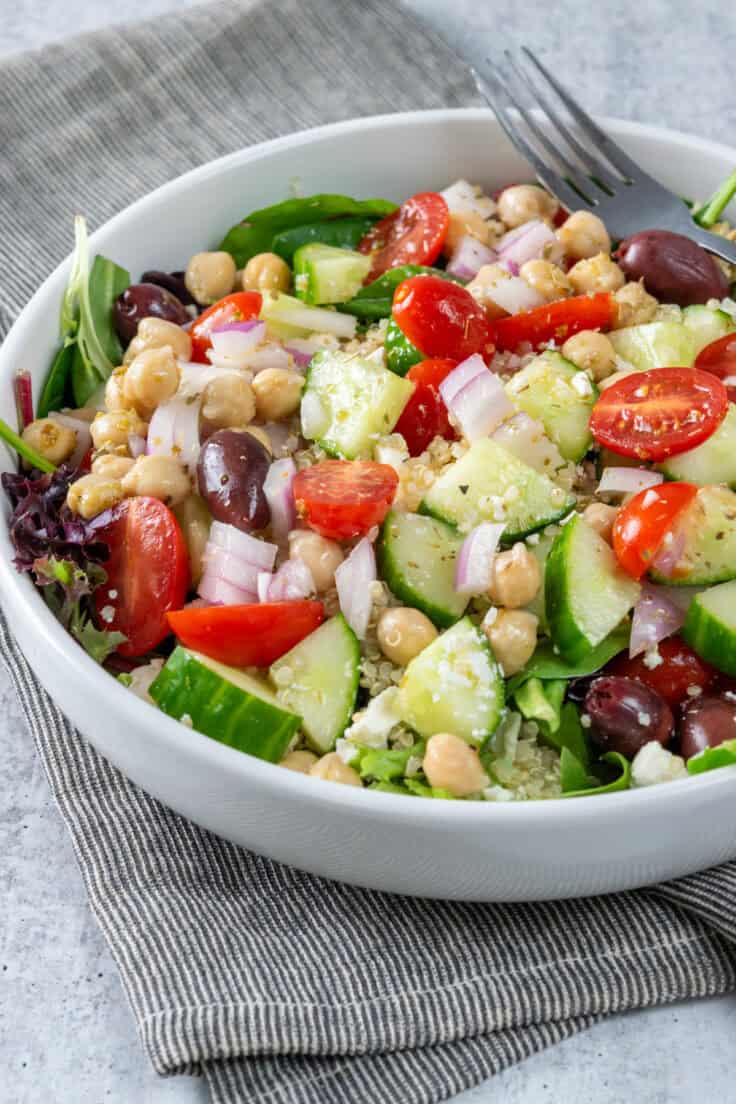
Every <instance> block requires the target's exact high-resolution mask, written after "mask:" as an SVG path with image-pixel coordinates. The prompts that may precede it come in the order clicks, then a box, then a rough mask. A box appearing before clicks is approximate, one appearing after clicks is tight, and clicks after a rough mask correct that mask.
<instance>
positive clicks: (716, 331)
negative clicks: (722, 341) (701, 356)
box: [682, 304, 736, 356]
mask: <svg viewBox="0 0 736 1104" xmlns="http://www.w3.org/2000/svg"><path fill="white" fill-rule="evenodd" d="M682 322H683V325H684V326H685V328H686V329H688V330H689V331H690V333H691V334H692V337H693V340H694V342H695V356H697V355H698V353H699V352H701V350H703V349H704V348H705V347H706V345H710V343H711V341H718V339H719V337H725V336H726V334H730V333H733V331H734V330H735V329H736V326H734V324H733V322H732V321H731V318H730V316H729V315H727V314H726V312H725V311H722V310H711V309H710V307H704V306H701V305H700V304H693V306H690V307H685V309H684V311H683V312H682Z"/></svg>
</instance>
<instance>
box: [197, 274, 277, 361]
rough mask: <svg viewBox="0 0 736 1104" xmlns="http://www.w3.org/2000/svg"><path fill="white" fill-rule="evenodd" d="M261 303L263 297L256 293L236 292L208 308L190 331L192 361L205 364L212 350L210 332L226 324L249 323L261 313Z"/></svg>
mask: <svg viewBox="0 0 736 1104" xmlns="http://www.w3.org/2000/svg"><path fill="white" fill-rule="evenodd" d="M262 303H263V297H262V295H261V293H260V292H258V291H236V292H234V294H233V295H226V296H225V298H224V299H220V300H219V301H218V302H217V303H213V304H212V306H211V307H208V308H207V310H206V311H204V312H203V313H202V314H200V316H199V318H198V319H197V321H196V322H195V323H194V325H193V326H192V328H191V330H190V335H191V338H192V360H195V361H197V363H198V364H207V363H208V360H207V350H208V349H211V348H212V339H211V338H210V334H211V333H212V331H213V330H215V329H217V327H218V326H225V325H226V324H227V323H228V322H250V320H251V319H252V318H257V317H258V315H259V314H260V313H261V305H262Z"/></svg>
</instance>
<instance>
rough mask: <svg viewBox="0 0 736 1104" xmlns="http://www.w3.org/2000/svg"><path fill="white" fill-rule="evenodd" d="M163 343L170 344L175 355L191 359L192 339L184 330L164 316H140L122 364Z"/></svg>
mask: <svg viewBox="0 0 736 1104" xmlns="http://www.w3.org/2000/svg"><path fill="white" fill-rule="evenodd" d="M164 345H170V346H171V348H172V349H173V350H174V356H175V357H179V358H180V359H181V360H191V359H192V339H191V337H190V336H189V334H188V333H187V331H186V330H184V329H182V327H181V326H177V325H176V323H175V322H167V320H166V319H165V318H142V319H141V320H140V322H139V323H138V332H137V333H136V335H135V337H134V338H133V340H132V341H131V343H130V345H129V346H128V348H127V349H126V350H125V356H124V357H123V364H130V362H131V360H135V358H136V357H137V356H138V354H139V353H143V352H145V351H146V349H161V348H162V347H163V346H164Z"/></svg>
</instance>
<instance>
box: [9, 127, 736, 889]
mask: <svg viewBox="0 0 736 1104" xmlns="http://www.w3.org/2000/svg"><path fill="white" fill-rule="evenodd" d="M605 126H606V127H607V129H608V130H609V131H610V132H611V134H612V135H613V136H614V137H615V138H616V139H617V140H619V141H620V142H621V144H622V145H623V146H625V147H626V148H627V150H628V151H629V152H630V153H631V155H632V156H633V157H635V158H636V160H637V161H639V162H640V164H641V165H642V166H643V167H644V168H645V169H648V170H649V171H650V172H651V173H652V174H653V175H654V176H655V177H656V178H658V179H659V180H661V181H662V183H663V184H665V185H667V186H669V187H670V188H672V189H673V190H675V191H678V192H679V193H680V194H682V195H689V196H692V197H704V196H705V195H707V194H708V193H709V192H710V191H711V189H712V188H714V187H715V186H716V184H717V183H718V182H719V181H720V180H721V179H722V178H723V177H724V176H725V175H726V174H727V173H728V172H729V171H730V170H731V168H732V166H733V164H734V161H736V154H734V153H733V152H732V151H730V150H729V149H727V148H725V147H723V146H719V145H716V144H714V143H712V142H705V141H702V140H700V139H697V138H691V137H689V136H686V135H682V134H674V133H671V132H668V131H665V130H662V129H660V128H657V127H645V126H639V125H635V124H631V123H622V122H617V121H614V120H609V121H607V122H606V123H605ZM530 175H531V174H530V171H529V169H528V167H527V166H526V165H525V163H524V162H523V161H522V160H521V159H520V158H519V157H518V156H517V154H516V153H515V152H514V151H513V149H512V148H511V147H510V145H509V144H508V142H507V141H506V139H505V138H504V137H503V135H502V134H501V133H500V131H499V128H498V125H497V124H496V122H495V120H494V119H493V118H492V117H491V115H490V114H489V113H487V112H485V111H480V110H461V111H432V112H426V113H415V114H404V115H388V116H382V117H378V118H371V119H361V120H358V121H355V122H349V123H340V124H337V125H334V126H328V127H322V128H320V129H317V130H311V131H306V132H303V133H301V134H295V135H292V136H290V137H287V138H282V139H277V140H276V141H273V142H267V143H264V144H263V145H259V146H254V147H252V148H250V149H246V150H243V151H242V152H240V153H236V154H233V155H232V156H229V157H225V158H223V159H221V160H219V161H215V162H213V163H211V164H208V165H204V166H203V167H202V168H200V169H196V170H195V171H194V172H191V173H188V174H187V175H186V176H183V177H181V178H179V179H178V180H175V181H173V182H172V183H171V184H167V185H166V186H164V187H163V188H160V189H159V190H158V191H156V192H154V193H153V194H152V195H149V196H147V197H146V198H145V199H142V200H140V201H139V202H138V203H135V204H133V206H132V207H129V208H128V209H127V210H126V211H123V212H122V214H120V215H118V216H117V217H116V218H114V219H112V220H111V221H110V222H109V223H107V225H106V226H104V227H103V228H102V229H101V230H99V231H98V232H97V233H96V234H95V235H94V236H93V238H92V242H91V245H92V248H93V250H96V251H100V252H103V253H104V254H106V255H107V256H109V257H112V258H113V259H114V260H116V261H118V262H119V263H120V264H122V265H125V266H126V267H127V268H129V269H130V271H131V272H132V274H133V275H134V277H135V276H137V275H138V274H139V273H140V272H141V271H143V270H144V269H146V268H159V269H176V268H181V267H182V266H183V265H184V263H185V262H186V260H187V258H188V257H189V256H190V254H192V253H194V252H197V251H198V250H200V249H203V248H208V247H211V246H212V245H213V244H214V243H216V242H217V241H218V240H219V239H220V238H221V237H222V234H223V232H224V231H225V230H226V229H227V228H228V227H229V226H230V225H231V224H232V223H234V222H236V221H237V220H238V219H239V218H241V217H242V216H243V215H244V214H245V213H246V212H247V211H249V210H251V209H253V208H256V207H260V206H264V205H267V204H270V203H273V202H275V201H277V200H279V199H281V198H283V197H285V196H286V195H287V194H288V192H289V188H290V187H291V186H293V185H295V184H296V185H297V186H298V187H299V188H300V189H301V190H302V191H303V192H304V194H309V193H312V192H320V191H332V192H347V193H349V194H352V195H356V196H359V197H370V196H387V197H389V198H391V199H395V200H400V199H402V198H403V197H405V196H408V195H411V194H412V193H413V192H415V191H418V190H424V189H427V188H441V187H444V186H445V185H447V184H448V183H450V182H451V181H453V180H455V179H456V178H457V177H460V176H462V177H465V178H466V179H469V180H473V181H479V182H482V183H483V184H484V185H485V186H486V187H487V188H489V189H490V188H495V187H497V186H499V185H501V184H504V183H509V182H512V181H516V180H524V179H528V178H529V176H530ZM69 235H70V238H71V235H72V227H71V225H70V227H69ZM68 273H69V261H67V262H65V263H64V264H62V265H61V266H60V267H59V268H58V269H57V270H56V271H55V272H54V273H53V274H52V275H51V276H50V277H49V279H48V280H47V281H46V282H45V283H44V284H43V286H42V287H41V288H40V289H39V291H38V292H37V293H36V295H35V296H34V297H33V299H32V300H31V302H30V303H29V304H28V306H27V307H26V309H25V310H24V311H23V313H22V314H21V316H20V318H19V319H18V321H17V322H16V324H15V326H14V327H13V329H12V331H11V333H10V334H9V336H8V338H7V340H6V342H5V344H4V345H3V347H2V349H1V350H0V414H1V415H2V416H3V417H4V418H5V419H6V420H7V421H9V422H12V421H13V420H14V417H15V414H14V407H13V398H12V387H11V380H12V375H13V372H14V370H15V368H16V366H17V365H18V364H22V365H23V366H24V367H25V368H28V369H29V370H30V371H31V373H32V375H33V380H34V387H35V391H36V394H38V392H39V390H40V386H41V383H42V381H43V378H44V375H45V373H46V370H47V368H48V365H49V363H50V360H51V357H52V354H53V352H54V349H55V346H56V344H57V318H58V312H59V304H60V300H61V295H62V292H63V289H64V287H65V284H66V279H67V276H68ZM13 462H14V461H13V457H11V456H10V455H9V454H7V453H5V452H3V454H2V468H3V469H10V468H11V467H12V466H13ZM3 498H4V496H3ZM3 514H4V518H5V519H6V521H7V516H8V510H7V505H6V504H4V506H3ZM12 554H13V553H12V548H11V545H10V541H9V538H8V532H7V524H6V522H4V523H3V525H2V526H0V594H1V595H2V603H3V607H4V609H5V613H6V615H7V617H8V619H9V623H10V624H11V626H12V627H13V631H14V632H15V634H16V636H17V638H18V641H19V643H20V645H21V647H22V648H23V650H24V652H25V654H26V656H27V657H28V659H29V662H30V663H31V666H32V667H33V669H34V671H35V672H36V674H37V676H38V678H39V679H40V681H41V682H42V683H43V685H44V686H45V687H46V689H47V690H48V692H49V693H50V694H51V696H52V697H53V698H54V699H55V700H56V701H57V702H58V704H59V705H60V707H61V708H62V709H63V711H64V713H65V714H66V715H67V716H68V717H69V718H70V719H71V720H72V721H73V722H74V724H75V725H76V726H77V727H78V728H79V730H80V732H82V734H83V735H84V736H86V738H87V739H88V740H90V741H91V743H92V744H93V745H94V746H95V747H96V748H97V749H98V750H99V751H100V752H101V753H102V754H103V755H104V756H106V757H107V758H108V759H109V760H110V762H112V763H114V764H115V766H117V767H119V768H120V769H121V770H122V771H123V772H124V773H125V774H126V775H127V776H128V777H129V778H131V779H132V780H133V781H134V782H136V783H138V784H139V785H140V786H142V787H143V788H144V789H145V790H147V791H148V792H149V793H151V794H153V795H154V796H155V797H157V798H159V799H160V800H161V801H163V802H165V803H166V804H167V805H170V806H171V807H172V808H173V809H175V810H176V811H177V812H179V813H181V814H182V815H184V816H186V817H189V818H191V819H192V820H194V821H196V822H197V823H198V824H201V825H203V826H204V827H206V828H209V829H211V830H212V831H213V832H217V833H219V834H220V835H222V836H225V837H227V838H228V839H231V840H233V841H235V842H236V843H239V844H242V845H243V846H245V847H248V848H250V849H252V850H254V851H257V852H259V853H261V854H263V855H267V856H270V857H271V858H274V859H278V860H279V861H281V862H285V863H291V864H292V865H294V866H297V867H300V868H302V869H303V870H308V871H311V872H313V873H315V874H321V875H326V876H327V877H330V878H337V879H340V880H342V881H346V882H353V883H355V884H358V885H363V886H369V887H372V888H375V889H381V890H388V891H392V892H398V893H408V894H416V895H422V896H427V897H446V898H459V899H467V900H488V901H491V900H530V899H534V898H552V897H571V896H580V895H583V894H591V893H604V892H608V891H612V890H620V889H626V888H631V887H634V886H641V885H645V884H647V883H651V882H655V881H659V880H662V879H665V878H672V877H675V876H677V875H681V874H686V873H689V872H692V871H694V870H697V869H701V868H703V867H706V866H709V865H712V864H715V863H719V862H722V861H724V860H726V859H729V858H733V857H734V856H736V768H728V769H723V770H718V771H714V772H712V773H710V774H705V775H701V776H698V777H693V778H690V779H687V780H684V781H681V782H674V783H670V784H667V785H661V786H655V787H652V788H649V789H646V790H638V791H636V790H634V791H628V792H625V793H617V794H611V795H609V796H606V797H600V798H590V799H586V800H572V801H565V800H559V801H547V802H537V803H534V802H528V803H518V804H516V803H512V804H502V805H494V804H491V803H488V804H482V803H464V802H460V801H457V802H452V801H447V802H445V801H427V800H421V799H417V798H410V797H400V796H395V795H392V794H383V793H371V792H368V791H360V790H357V791H356V790H355V789H353V788H352V787H349V786H339V785H335V784H334V783H329V782H321V781H317V780H315V779H310V778H305V777H303V776H302V775H299V774H295V773H292V772H291V771H286V770H282V769H279V768H277V767H275V766H272V765H270V764H268V763H263V762H261V761H259V760H258V759H253V758H250V757H249V756H246V755H243V754H241V753H240V752H237V751H234V750H232V749H230V748H228V747H224V746H222V745H220V744H218V743H217V742H216V741H214V740H210V739H208V738H207V737H206V736H202V735H200V734H199V733H197V732H193V731H191V730H190V729H188V728H186V727H184V726H183V725H180V724H178V723H177V722H175V721H173V720H171V719H170V718H168V717H166V716H164V714H162V713H159V712H158V711H156V710H155V709H153V708H152V707H151V706H149V705H146V704H145V703H144V702H142V701H140V700H139V699H138V698H136V697H135V696H134V695H133V694H131V693H130V692H129V691H127V690H125V689H124V688H123V687H122V686H120V685H119V684H118V683H117V682H116V681H115V680H114V679H113V678H111V677H110V676H109V675H107V674H106V673H105V672H104V671H102V670H101V669H100V668H99V667H98V666H97V665H96V664H95V663H94V662H93V661H92V660H91V659H89V658H88V657H87V656H86V655H85V653H84V652H83V651H82V649H81V648H80V647H78V646H77V644H76V643H75V642H74V641H73V640H72V639H71V638H70V637H69V636H67V634H66V633H65V632H64V631H63V629H62V628H61V627H60V626H59V624H57V622H56V621H55V619H54V618H53V617H52V615H51V614H50V612H49V611H48V610H47V608H46V606H45V605H44V603H43V601H42V599H41V598H40V596H39V595H38V594H37V593H36V592H35V591H34V589H33V587H32V585H31V583H30V582H29V580H28V579H27V578H25V577H21V576H20V575H18V574H17V573H16V572H15V570H14V568H13V566H12V564H11V559H12Z"/></svg>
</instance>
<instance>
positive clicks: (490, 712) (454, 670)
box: [399, 617, 504, 747]
mask: <svg viewBox="0 0 736 1104" xmlns="http://www.w3.org/2000/svg"><path fill="white" fill-rule="evenodd" d="M399 693H400V710H401V713H402V716H403V720H404V721H405V723H406V724H408V725H409V726H410V727H411V728H413V729H414V730H415V731H416V732H418V733H419V735H420V736H424V737H429V736H434V734H435V733H436V732H454V733H455V735H456V736H460V737H461V739H463V740H466V741H467V742H468V743H469V744H473V745H474V746H476V747H477V746H479V745H480V744H482V743H483V741H484V740H485V738H486V737H487V736H488V735H489V734H490V733H492V732H494V731H495V729H496V726H497V725H498V722H499V720H500V717H501V711H502V709H503V697H504V691H503V679H502V677H501V672H500V670H499V668H498V664H497V663H496V661H495V659H494V658H493V653H492V652H491V649H490V646H489V644H488V642H487V640H486V638H485V637H484V635H483V633H482V632H481V631H480V629H477V628H476V627H475V625H474V624H473V622H472V621H471V620H470V618H469V617H464V618H463V619H462V621H458V623H457V624H456V625H453V626H452V628H451V629H447V630H446V631H445V632H443V633H442V635H441V636H438V637H437V639H436V640H435V641H433V642H432V643H431V644H430V645H429V646H428V647H427V648H425V649H424V651H423V652H420V653H419V655H418V656H417V657H416V658H415V659H413V660H412V661H411V663H410V664H409V666H408V667H407V668H406V671H405V672H404V677H403V678H402V680H401V683H400V687H399Z"/></svg>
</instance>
